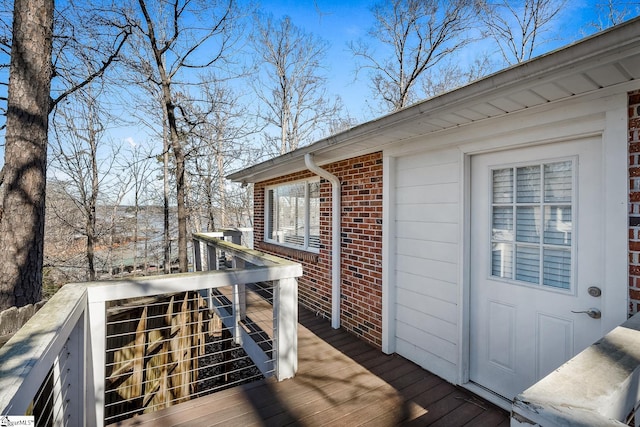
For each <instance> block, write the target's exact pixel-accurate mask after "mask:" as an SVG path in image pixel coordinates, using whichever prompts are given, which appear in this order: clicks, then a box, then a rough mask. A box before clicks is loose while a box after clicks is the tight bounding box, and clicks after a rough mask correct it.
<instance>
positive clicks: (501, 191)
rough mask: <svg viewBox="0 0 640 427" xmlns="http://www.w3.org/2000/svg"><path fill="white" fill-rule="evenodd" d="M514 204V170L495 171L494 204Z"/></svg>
mask: <svg viewBox="0 0 640 427" xmlns="http://www.w3.org/2000/svg"><path fill="white" fill-rule="evenodd" d="M511 202H513V169H511V168H509V169H497V170H494V171H493V203H511Z"/></svg>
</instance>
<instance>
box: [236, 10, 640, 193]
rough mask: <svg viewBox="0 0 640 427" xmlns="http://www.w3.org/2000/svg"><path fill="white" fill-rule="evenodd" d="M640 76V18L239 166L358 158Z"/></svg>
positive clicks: (257, 169)
mask: <svg viewBox="0 0 640 427" xmlns="http://www.w3.org/2000/svg"><path fill="white" fill-rule="evenodd" d="M638 78H640V18H636V19H633V20H630V21H628V22H626V23H623V24H621V25H618V26H616V27H613V28H610V29H608V30H606V31H603V32H601V33H598V34H595V35H593V36H591V37H588V38H586V39H583V40H581V41H579V42H576V43H574V44H571V45H569V46H566V47H563V48H561V49H558V50H556V51H553V52H550V53H548V54H546V55H543V56H540V57H537V58H535V59H532V60H530V61H527V62H524V63H521V64H518V65H515V66H512V67H509V68H507V69H504V70H502V71H499V72H497V73H495V74H492V75H490V76H487V77H485V78H483V79H481V80H478V81H476V82H473V83H471V84H469V85H467V86H463V87H460V88H458V89H456V90H453V91H451V92H447V93H444V94H442V95H440V96H437V97H434V98H430V99H427V100H425V101H422V102H419V103H417V104H414V105H412V106H409V107H407V108H405V109H402V110H400V111H397V112H395V113H392V114H388V115H386V116H382V117H380V118H378V119H375V120H372V121H369V122H366V123H363V124H361V125H358V126H355V127H353V128H351V129H349V130H346V131H344V132H341V133H338V134H336V135H332V136H330V137H327V138H324V139H321V140H319V141H317V142H315V143H313V144H311V145H308V146H305V147H302V148H300V149H298V150H295V151H292V152H290V153H287V154H284V155H282V156H279V157H275V158H273V159H270V160H267V161H265V162H262V163H259V164H256V165H254V166H251V167H249V168H246V169H243V170H240V171H238V172H234V173H232V174H230V175H228V176H227V178H228V179H230V180H232V181H236V182H242V183H255V182H260V181H264V180H268V179H272V178H276V177H278V176H283V175H287V174H290V173H294V172H298V171H302V170H305V169H306V167H305V163H304V157H305V155H306V154H307V153H312V154H313V155H314V159H315V162H316V163H317V164H318V165H324V164H328V163H332V162H335V161H339V160H342V159H346V158H350V157H355V156H358V155H363V154H367V153H372V152H375V151H380V150H382V149H384V148H385V147H387V146H389V145H391V144H396V143H398V142H401V141H407V140H411V139H414V138H416V137H418V136H421V135H428V134H432V133H435V132H441V131H444V130H448V129H452V128H456V127H460V126H466V125H469V124H471V123H475V122H479V121H484V120H487V119H491V118H495V117H500V116H505V115H508V114H512V113H514V112H517V111H522V110H525V109H529V108H533V107H536V106H539V105H543V104H547V103H551V102H557V101H561V100H564V99H568V98H571V97H575V96H579V95H585V94H588V93H592V92H595V91H598V90H601V89H603V88H609V87H612V86H616V85H620V84H623V83H627V82H629V81H632V80H636V79H638Z"/></svg>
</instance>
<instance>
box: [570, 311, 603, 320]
mask: <svg viewBox="0 0 640 427" xmlns="http://www.w3.org/2000/svg"><path fill="white" fill-rule="evenodd" d="M571 312H572V313H584V314H586V315H587V316H589V317H591V318H592V319H599V318H601V317H602V313H601V312H600V310H598V309H597V308H590V309H589V310H584V311H573V310H571Z"/></svg>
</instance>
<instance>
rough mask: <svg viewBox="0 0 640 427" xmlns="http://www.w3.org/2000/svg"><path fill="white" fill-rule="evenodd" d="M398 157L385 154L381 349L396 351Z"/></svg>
mask: <svg viewBox="0 0 640 427" xmlns="http://www.w3.org/2000/svg"><path fill="white" fill-rule="evenodd" d="M395 188H396V159H395V157H391V156H388V155H386V154H383V157H382V200H383V203H382V351H383V352H384V353H386V354H391V353H395V351H396V289H397V286H395V281H396V275H395V272H396V230H395V222H396V198H395V194H396V192H395Z"/></svg>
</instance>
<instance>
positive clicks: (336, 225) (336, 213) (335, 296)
mask: <svg viewBox="0 0 640 427" xmlns="http://www.w3.org/2000/svg"><path fill="white" fill-rule="evenodd" d="M304 163H305V165H306V166H307V168H308V169H309V170H310V171H311V172H313V173H315V174H316V175H319V176H320V177H322V178H324V179H326V180H327V181H329V182H331V202H332V203H331V243H332V246H331V327H332V328H333V329H339V328H340V281H341V278H340V264H341V259H342V257H341V255H340V209H341V208H340V196H341V194H340V180H339V179H338V177H337V176H335V175H333V174H331V173H329V172H327V171H326V170H324V169H322V168H320V167H319V166H318V165H316V164H315V163H314V161H313V154H311V153H307V154H305V155H304Z"/></svg>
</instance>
